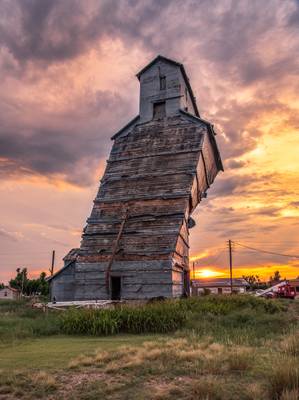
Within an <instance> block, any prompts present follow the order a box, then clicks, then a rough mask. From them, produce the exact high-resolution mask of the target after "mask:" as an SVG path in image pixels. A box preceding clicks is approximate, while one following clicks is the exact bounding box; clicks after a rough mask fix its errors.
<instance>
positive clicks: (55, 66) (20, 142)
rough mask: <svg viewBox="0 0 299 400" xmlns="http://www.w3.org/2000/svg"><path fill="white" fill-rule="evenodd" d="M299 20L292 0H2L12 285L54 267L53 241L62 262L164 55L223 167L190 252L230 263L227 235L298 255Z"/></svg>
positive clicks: (4, 192) (1, 163) (2, 177)
mask: <svg viewBox="0 0 299 400" xmlns="http://www.w3.org/2000/svg"><path fill="white" fill-rule="evenodd" d="M298 22H299V3H298V1H295V0H285V1H283V2H282V1H280V0H271V1H270V2H269V1H268V0H241V1H239V0H238V1H237V0H233V1H231V0H223V1H221V2H219V1H217V0H200V1H193V0H186V1H184V2H182V1H179V0H177V1H176V0H174V1H170V0H169V1H168V0H166V1H158V0H152V1H145V0H144V1H142V0H141V1H136V0H103V1H97V0H88V1H83V0H59V1H58V0H43V1H40V0H15V1H10V0H0V75H1V92H0V181H1V189H0V191H1V193H0V194H1V206H2V207H1V209H2V213H3V216H2V218H1V223H2V224H3V228H1V229H3V230H2V231H0V235H1V237H2V238H3V241H4V244H3V246H4V247H5V249H6V251H4V252H3V256H4V255H5V257H6V253H9V254H8V255H7V257H8V258H7V259H6V258H5V260H4V261H1V258H0V268H1V267H2V264H3V266H4V267H3V268H4V269H5V271H6V275H5V278H3V279H7V276H8V275H9V271H11V270H12V269H14V268H15V267H16V266H18V265H19V263H20V262H26V263H28V267H30V266H31V265H32V267H34V268H36V269H41V268H42V267H43V266H44V265H47V263H48V258H47V257H48V254H50V253H51V249H49V248H48V246H50V247H51V246H54V243H56V245H57V247H58V249H57V251H58V255H59V257H62V256H63V254H64V253H65V252H67V251H68V247H69V246H78V235H77V234H76V235H73V233H72V232H77V233H78V232H79V231H80V230H81V228H82V225H83V224H84V219H85V218H86V217H87V216H88V213H89V212H90V207H91V204H92V199H93V197H94V196H95V192H96V187H97V181H98V179H99V178H100V175H101V173H102V172H103V169H104V168H105V159H106V158H107V156H108V154H109V150H110V146H111V141H110V137H111V136H112V135H113V133H115V132H116V131H117V130H118V129H119V128H121V127H122V126H123V125H124V124H125V123H127V122H128V121H129V120H130V119H131V118H132V117H134V116H135V115H136V114H137V113H138V94H139V93H138V81H137V79H136V78H135V76H134V75H135V74H136V73H137V72H138V70H139V69H140V68H142V67H143V66H144V65H145V64H146V63H147V62H149V61H150V60H151V59H152V58H153V57H155V56H156V55H157V54H163V55H165V56H168V57H170V58H175V59H177V60H178V61H181V62H183V63H184V65H185V67H186V69H187V72H188V75H189V76H190V81H191V84H192V87H193V89H194V92H195V94H196V96H197V99H198V100H197V101H198V106H199V110H200V113H201V115H202V116H203V117H205V118H206V119H209V120H211V121H212V122H213V123H214V124H215V128H216V131H217V133H218V135H217V141H218V143H219V146H220V150H221V154H222V157H223V161H224V167H225V170H226V171H225V173H224V174H223V175H222V176H219V177H218V179H217V180H216V183H215V185H214V186H213V187H212V189H211V190H210V191H209V193H208V199H207V200H204V201H203V202H202V204H201V206H200V207H199V209H198V210H197V211H196V214H195V217H196V219H197V226H196V227H195V228H194V229H193V230H192V237H191V252H192V254H193V255H194V256H197V257H199V259H200V260H201V263H202V264H201V265H203V266H209V265H212V266H213V265H216V266H217V267H218V268H225V267H226V261H227V260H226V259H225V256H224V255H223V254H225V248H224V249H223V246H224V242H225V240H227V239H228V238H238V239H239V238H241V239H242V238H243V239H246V240H251V241H255V242H257V244H259V243H264V245H265V246H266V247H267V246H270V245H271V246H272V248H273V247H274V248H276V247H277V248H278V247H279V249H280V250H284V249H286V250H288V251H293V252H296V246H297V244H296V243H294V239H293V238H294V237H295V236H296V229H298V222H297V221H298V216H299V211H298V204H297V203H298V201H297V198H298V195H299V188H298V168H299V164H298V156H297V152H298V150H297V149H298V144H299V143H298V129H299V117H298V115H299V113H298V111H299V110H298V109H299V103H298V92H299V79H298V70H299V57H298V56H297V55H298V54H299V36H298V26H299V25H298ZM51 226H52V227H54V226H65V227H67V226H68V227H72V228H71V229H65V230H63V229H62V230H59V229H56V230H55V229H51V228H50V227H51ZM11 232H17V233H18V232H19V233H20V235H23V236H22V237H23V239H22V240H19V241H18V242H16V241H13V240H12V237H16V236H14V235H15V234H14V233H13V234H11ZM19 233H18V235H19ZM19 237H20V236H19ZM281 238H283V240H281ZM6 242H7V243H6ZM15 243H17V244H18V245H17V246H18V247H13V246H14V244H15ZM36 243H38V248H41V250H40V251H41V252H42V254H38V253H39V252H38V251H37V248H36ZM49 243H52V245H50V244H49ZM269 243H270V244H269ZM22 246H23V247H22ZM219 249H222V250H221V251H222V252H224V253H223V254H222V255H221V256H220V258H219V259H218V258H217V257H218V255H217V254H218V253H219ZM13 253H14V254H15V256H12V254H13ZM203 253H204V255H203ZM297 253H298V247H297ZM0 254H1V252H0ZM20 254H21V255H22V257H21V256H20ZM201 255H202V256H201ZM14 257H15V258H14ZM18 257H21V260H22V261H19V260H20V258H18ZM238 260H239V261H238V262H239V266H240V268H241V267H242V268H243V267H244V268H245V266H247V267H248V266H249V267H250V268H253V267H254V264H255V265H256V264H258V265H260V268H262V267H261V265H264V264H265V263H269V262H272V261H273V262H276V260H275V259H273V260H272V259H269V258H264V257H260V258H259V256H257V254H255V257H252V253H246V254H245V253H244V257H243V258H242V257H240V258H239V259H238ZM279 262H281V260H279ZM288 262H289V261H288V260H285V264H284V266H283V267H284V268H286V265H287V263H288ZM1 263H2V264H1ZM267 265H268V264H267ZM281 265H282V264H281ZM289 265H291V263H290V262H289ZM290 268H292V271H294V269H295V268H297V267H296V266H294V264H292V265H291V266H290ZM240 271H241V270H240ZM265 271H266V270H265V269H263V274H264V273H265ZM269 271H270V270H269ZM292 273H293V272H292Z"/></svg>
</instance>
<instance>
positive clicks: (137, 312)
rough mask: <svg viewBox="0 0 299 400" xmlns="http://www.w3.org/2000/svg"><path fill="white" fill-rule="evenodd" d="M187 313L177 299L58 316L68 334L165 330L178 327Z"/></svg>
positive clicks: (172, 329) (169, 330)
mask: <svg viewBox="0 0 299 400" xmlns="http://www.w3.org/2000/svg"><path fill="white" fill-rule="evenodd" d="M186 320H187V312H186V310H184V309H183V308H182V307H180V306H179V303H178V302H174V301H167V302H160V303H154V304H147V305H144V306H140V307H129V306H124V307H121V308H117V309H112V310H109V309H108V310H69V311H67V312H66V313H64V314H63V315H62V316H61V328H62V331H63V332H65V333H68V334H88V335H113V334H116V333H166V332H171V331H175V330H177V329H179V328H181V327H182V326H183V325H184V324H185V322H186Z"/></svg>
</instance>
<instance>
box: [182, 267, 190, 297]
mask: <svg viewBox="0 0 299 400" xmlns="http://www.w3.org/2000/svg"><path fill="white" fill-rule="evenodd" d="M183 279H184V293H183V295H184V296H186V297H189V296H190V273H189V271H186V270H184V277H183Z"/></svg>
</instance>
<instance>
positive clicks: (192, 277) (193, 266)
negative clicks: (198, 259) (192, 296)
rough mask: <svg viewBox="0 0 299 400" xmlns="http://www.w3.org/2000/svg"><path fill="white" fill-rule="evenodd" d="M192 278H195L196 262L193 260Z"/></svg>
mask: <svg viewBox="0 0 299 400" xmlns="http://www.w3.org/2000/svg"><path fill="white" fill-rule="evenodd" d="M192 275H193V276H192V279H195V262H194V261H193V274H192Z"/></svg>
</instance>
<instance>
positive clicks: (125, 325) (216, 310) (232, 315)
mask: <svg viewBox="0 0 299 400" xmlns="http://www.w3.org/2000/svg"><path fill="white" fill-rule="evenodd" d="M283 310H285V307H284V306H283V305H281V303H274V302H272V301H266V300H264V299H256V298H253V297H249V296H248V297H247V296H244V297H240V296H229V297H221V296H219V297H216V296H215V297H212V296H211V297H203V298H189V299H183V300H168V301H164V302H156V303H151V304H147V305H144V306H139V307H130V306H123V307H120V308H117V309H108V310H77V309H73V310H69V311H67V312H66V313H64V314H63V315H62V317H61V329H62V331H63V332H65V333H68V334H88V335H113V334H117V333H166V332H171V331H175V330H178V329H180V328H182V327H186V328H190V329H193V330H195V331H196V332H197V333H202V334H205V335H206V334H215V335H217V334H218V333H219V335H220V336H225V335H223V334H224V332H228V333H229V334H231V333H232V332H233V331H234V332H237V331H238V329H239V330H240V329H241V330H243V333H244V330H245V334H246V333H248V332H250V331H251V333H252V334H253V335H254V330H255V329H256V328H257V327H258V328H260V329H261V330H262V331H265V330H268V329H269V327H271V326H272V325H273V326H272V328H273V329H272V330H273V331H275V332H276V331H277V329H281V321H280V317H279V316H278V315H279V314H280V313H281V312H282V311H283ZM277 314H278V315H277ZM278 321H279V325H277V322H278ZM246 330H247V331H248V332H247V331H246ZM249 336H250V335H249Z"/></svg>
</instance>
